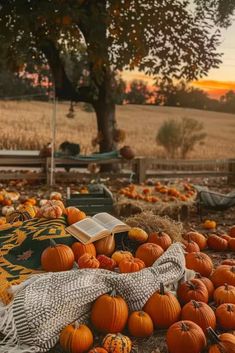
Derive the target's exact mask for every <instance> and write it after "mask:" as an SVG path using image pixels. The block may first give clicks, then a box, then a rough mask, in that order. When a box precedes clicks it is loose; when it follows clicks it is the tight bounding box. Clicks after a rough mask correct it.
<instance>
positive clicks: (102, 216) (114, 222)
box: [92, 212, 130, 232]
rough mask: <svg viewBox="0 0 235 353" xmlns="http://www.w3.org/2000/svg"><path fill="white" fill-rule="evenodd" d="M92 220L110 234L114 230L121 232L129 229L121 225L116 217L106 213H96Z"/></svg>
mask: <svg viewBox="0 0 235 353" xmlns="http://www.w3.org/2000/svg"><path fill="white" fill-rule="evenodd" d="M92 218H93V219H94V220H95V221H96V222H98V223H99V224H101V225H102V226H103V227H105V228H107V229H108V230H109V231H110V232H112V231H115V230H116V229H117V230H119V231H120V232H121V231H125V230H128V229H129V228H130V227H129V226H128V225H127V224H125V223H123V222H122V221H120V220H119V219H117V218H116V217H113V216H111V215H110V214H109V213H107V212H102V213H98V214H96V215H95V216H93V217H92Z"/></svg>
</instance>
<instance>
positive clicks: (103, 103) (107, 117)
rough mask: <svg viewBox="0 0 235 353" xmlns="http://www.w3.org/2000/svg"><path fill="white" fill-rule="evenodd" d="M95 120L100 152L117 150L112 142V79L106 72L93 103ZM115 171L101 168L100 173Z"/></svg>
mask: <svg viewBox="0 0 235 353" xmlns="http://www.w3.org/2000/svg"><path fill="white" fill-rule="evenodd" d="M93 106H94V109H95V112H96V118H97V128H98V136H99V137H100V143H99V144H100V152H101V153H103V152H110V151H115V150H116V149H117V144H116V142H115V141H114V139H113V137H114V131H115V129H116V128H117V126H116V125H117V123H116V118H115V103H114V101H113V97H112V79H111V75H110V74H109V73H107V72H105V74H104V78H103V80H102V83H101V85H100V86H99V96H98V99H97V100H96V101H95V102H94V103H93ZM113 169H116V168H115V166H114V165H104V166H102V171H110V170H113Z"/></svg>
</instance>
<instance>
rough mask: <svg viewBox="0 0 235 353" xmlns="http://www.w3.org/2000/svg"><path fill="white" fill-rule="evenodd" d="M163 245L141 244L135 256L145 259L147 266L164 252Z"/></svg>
mask: <svg viewBox="0 0 235 353" xmlns="http://www.w3.org/2000/svg"><path fill="white" fill-rule="evenodd" d="M163 252H164V251H163V249H162V248H161V246H159V245H157V244H153V243H145V244H142V245H140V246H139V247H138V248H137V250H136V253H135V257H138V258H139V259H141V260H142V261H144V263H145V265H146V266H147V267H149V266H152V264H153V263H154V262H155V261H156V260H157V259H158V258H159V257H160V256H161V255H162V254H163Z"/></svg>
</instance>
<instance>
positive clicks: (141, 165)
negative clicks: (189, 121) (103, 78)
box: [0, 151, 235, 185]
mask: <svg viewBox="0 0 235 353" xmlns="http://www.w3.org/2000/svg"><path fill="white" fill-rule="evenodd" d="M91 163H96V164H99V165H102V164H110V163H117V164H119V165H120V166H121V168H120V171H119V172H118V173H114V174H113V177H116V178H117V177H122V176H126V177H128V176H129V177H130V176H131V175H132V176H133V177H134V179H135V180H136V181H137V182H139V183H141V182H143V181H144V180H145V179H146V178H158V179H159V178H166V179H170V178H185V177H227V178H228V181H229V182H231V183H235V159H219V160H162V159H157V158H146V157H136V158H135V159H134V160H132V161H129V162H128V161H125V160H123V159H121V158H116V159H103V160H99V161H96V162H95V161H91V160H90V159H89V158H87V159H84V158H83V159H81V160H71V159H62V158H55V159H54V166H53V169H54V180H53V182H62V181H71V180H78V179H79V178H80V177H82V176H89V175H90V176H93V177H95V174H94V175H92V174H89V171H88V170H87V167H88V166H89V164H91ZM68 168H72V169H71V170H70V171H69V172H67V171H66V169H68ZM124 168H125V169H124ZM107 175H108V176H109V177H112V174H111V173H108V174H102V176H107ZM10 179H28V180H35V179H38V180H42V181H44V182H46V183H47V184H48V185H49V184H50V181H51V180H50V179H51V159H50V158H42V157H40V155H39V151H0V180H10Z"/></svg>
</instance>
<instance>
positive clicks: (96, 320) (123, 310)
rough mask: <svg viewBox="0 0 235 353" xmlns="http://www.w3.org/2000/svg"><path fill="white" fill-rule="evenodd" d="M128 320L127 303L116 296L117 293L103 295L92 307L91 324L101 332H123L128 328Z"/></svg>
mask: <svg viewBox="0 0 235 353" xmlns="http://www.w3.org/2000/svg"><path fill="white" fill-rule="evenodd" d="M127 319H128V306H127V303H126V302H125V300H124V299H123V298H122V297H120V296H118V295H117V294H116V291H113V292H112V293H111V294H104V295H101V296H100V297H99V298H98V299H97V300H96V301H95V302H94V304H93V305H92V308H91V322H92V324H93V325H94V326H95V328H96V329H97V330H98V331H100V332H103V333H107V332H110V333H118V332H121V331H122V330H123V329H124V327H125V326H126V323H127Z"/></svg>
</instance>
